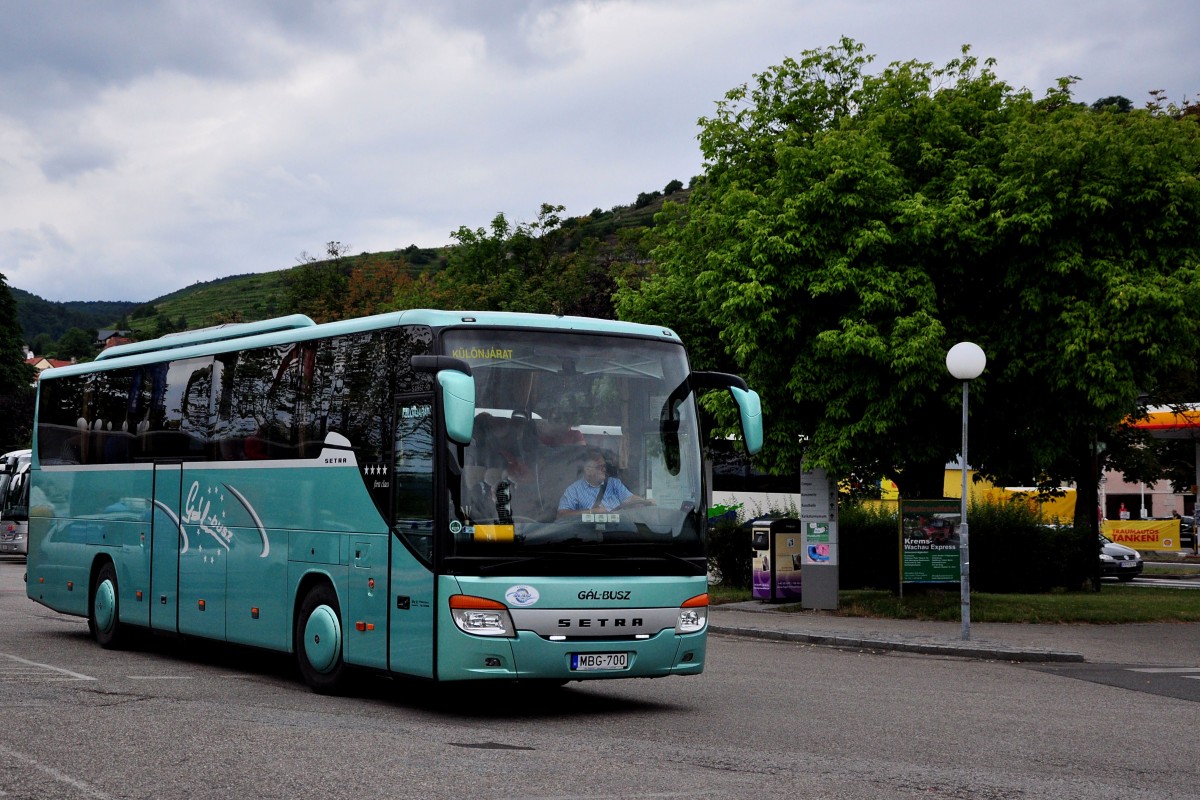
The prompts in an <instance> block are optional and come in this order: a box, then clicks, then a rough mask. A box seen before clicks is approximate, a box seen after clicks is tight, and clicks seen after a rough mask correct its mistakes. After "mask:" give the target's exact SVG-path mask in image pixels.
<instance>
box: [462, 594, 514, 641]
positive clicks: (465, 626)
mask: <svg viewBox="0 0 1200 800" xmlns="http://www.w3.org/2000/svg"><path fill="white" fill-rule="evenodd" d="M450 616H451V617H452V618H453V619H454V624H455V625H457V626H458V629H459V630H460V631H462V632H463V633H469V634H472V635H474V636H516V635H517V634H516V628H515V627H514V626H513V621H512V617H511V616H510V615H509V613H508V606H506V605H504V604H503V603H500V602H497V601H495V600H488V599H487V598H486V597H472V596H471V595H468V594H456V595H451V596H450Z"/></svg>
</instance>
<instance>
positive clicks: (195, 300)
mask: <svg viewBox="0 0 1200 800" xmlns="http://www.w3.org/2000/svg"><path fill="white" fill-rule="evenodd" d="M669 190H670V191H671V192H672V193H671V194H670V195H669V197H667V198H664V197H663V196H662V193H661V192H652V193H643V194H642V195H640V196H639V197H638V200H637V202H636V203H634V204H631V205H628V206H616V207H614V208H612V209H611V210H609V211H601V210H599V209H596V210H595V211H593V212H592V213H591V214H590V215H586V216H582V217H576V218H572V219H570V220H569V221H567V223H566V224H564V226H563V228H562V230H561V234H560V235H561V236H562V237H563V238H562V246H563V247H565V248H566V249H567V250H572V251H573V250H575V249H576V248H578V247H579V246H580V245H581V244H582V243H583V242H585V241H588V240H592V241H599V242H609V243H611V242H614V241H615V240H616V237H617V235H618V233H619V231H621V230H622V229H627V228H637V227H652V226H653V225H654V224H655V223H654V215H655V214H656V213H657V212H658V211H660V210H661V209H662V205H663V202H664V200H665V199H670V200H671V201H673V202H683V203H686V202H687V198H688V196H689V194H690V189H682V188H679V189H675V188H670V189H669ZM448 252H449V249H448V248H418V247H416V246H411V247H408V248H405V249H404V250H396V251H392V252H388V253H372V254H368V253H362V254H359V255H355V256H345V257H344V258H342V259H341V268H342V270H343V271H344V272H345V273H346V274H347V275H348V274H350V272H351V270H353V269H354V267H355V266H356V264H358V263H359V262H360V261H361V260H362V259H366V258H372V257H379V256H381V255H382V256H384V257H385V258H388V259H395V260H397V261H401V260H402V261H403V263H404V265H405V266H404V269H405V271H406V272H407V273H408V274H410V275H412V276H414V277H415V276H416V275H418V274H420V273H423V272H433V273H436V272H437V271H439V270H440V269H442V268H443V267H444V266H445V265H446V262H447V257H448V256H447V254H448ZM299 268H300V265H297V266H296V267H291V268H287V269H279V270H274V271H271V272H259V273H250V274H243V275H231V276H229V277H225V278H218V279H216V280H212V281H206V282H198V283H194V284H192V285H191V286H188V287H185V288H182V289H179V290H177V291H174V292H171V293H170V294H166V295H163V296H162V297H159V298H156V299H154V300H151V301H150V302H148V303H134V302H117V301H111V302H98V301H96V302H89V301H72V302H66V303H56V302H51V301H48V300H44V299H42V298H40V297H37V296H36V295H33V294H30V293H29V292H26V291H23V290H21V289H15V288H14V289H13V290H12V292H13V298H14V299H15V300H16V303H17V315H18V320H19V321H20V323H21V328H22V331H23V334H24V338H25V341H26V342H31V341H32V340H33V339H34V338H35V337H37V336H38V335H39V334H41V333H46V334H49V335H50V336H51V337H52V338H54V339H58V338H59V337H61V336H62V334H63V333H65V332H66V331H67V330H69V329H71V328H81V329H83V330H85V331H90V330H101V329H108V328H116V327H118V325H120V326H122V327H125V326H127V327H128V328H129V329H130V330H132V331H133V332H134V334H135V336H137V337H138V338H146V337H150V336H153V335H155V334H154V330H155V327H156V325H157V324H158V321H159V320H160V319H164V320H167V321H169V322H170V323H171V325H172V326H174V327H175V328H177V329H182V328H189V329H191V328H201V327H205V326H208V325H213V324H217V323H219V322H225V321H230V320H239V321H245V322H252V321H255V320H260V319H267V318H270V317H273V316H279V315H281V314H286V313H289V310H288V309H287V308H286V307H285V304H286V302H287V300H286V298H287V278H288V275H289V273H291V272H292V271H293V270H295V269H299Z"/></svg>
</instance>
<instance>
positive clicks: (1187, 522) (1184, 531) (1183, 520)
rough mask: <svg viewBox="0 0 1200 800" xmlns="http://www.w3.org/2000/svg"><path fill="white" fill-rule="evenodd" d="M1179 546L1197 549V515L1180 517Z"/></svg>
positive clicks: (1182, 548)
mask: <svg viewBox="0 0 1200 800" xmlns="http://www.w3.org/2000/svg"><path fill="white" fill-rule="evenodd" d="M1179 548H1180V549H1181V550H1192V551H1195V549H1196V519H1195V517H1180V518H1179Z"/></svg>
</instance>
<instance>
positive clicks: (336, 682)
mask: <svg viewBox="0 0 1200 800" xmlns="http://www.w3.org/2000/svg"><path fill="white" fill-rule="evenodd" d="M296 662H297V663H298V664H299V666H300V674H301V675H302V676H303V677H304V682H305V683H307V684H308V685H309V688H311V689H312V690H313V691H314V692H317V693H319V694H331V693H333V692H336V691H337V690H338V689H339V688H340V687H341V684H342V678H343V677H344V675H343V674H344V673H345V671H346V662H345V661H343V660H342V623H341V614H340V613H339V612H338V602H337V595H336V594H334V591H333V588H332V587H330V586H329V585H328V584H324V583H322V584H319V585H317V586H314V587H313V588H311V589H309V591H308V594H306V595H305V596H304V602H303V603H301V604H300V614H299V615H298V616H297V618H296Z"/></svg>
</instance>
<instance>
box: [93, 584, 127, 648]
mask: <svg viewBox="0 0 1200 800" xmlns="http://www.w3.org/2000/svg"><path fill="white" fill-rule="evenodd" d="M88 629H89V630H91V632H92V637H93V638H94V639H95V640H96V642H97V643H98V644H99V645H100V646H101V647H103V648H105V649H106V650H115V649H116V648H118V647H120V646H121V642H122V641H123V639H124V636H123V628H122V626H121V601H120V595H119V593H118V591H117V570H116V568H115V567H113V565H112V562H108V563H106V564H105V565H104V566H102V567H101V568H100V571H99V572H98V573H96V580H95V582H94V583H93V584H92V613H91V614H89V615H88Z"/></svg>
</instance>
